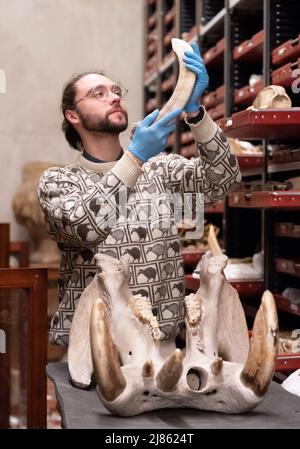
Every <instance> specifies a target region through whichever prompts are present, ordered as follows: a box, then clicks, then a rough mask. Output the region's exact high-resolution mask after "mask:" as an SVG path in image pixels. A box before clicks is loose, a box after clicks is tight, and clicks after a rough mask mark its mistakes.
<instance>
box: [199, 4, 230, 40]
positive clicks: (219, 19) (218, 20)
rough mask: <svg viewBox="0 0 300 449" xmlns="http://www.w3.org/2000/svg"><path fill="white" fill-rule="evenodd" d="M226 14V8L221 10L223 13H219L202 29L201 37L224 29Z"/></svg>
mask: <svg viewBox="0 0 300 449" xmlns="http://www.w3.org/2000/svg"><path fill="white" fill-rule="evenodd" d="M225 12H226V9H225V8H223V9H221V11H219V12H218V14H216V15H215V17H214V18H213V19H212V20H210V21H209V22H208V23H207V24H206V25H204V26H203V27H202V28H200V36H204V35H205V34H206V33H208V32H209V31H212V30H214V31H216V29H220V28H221V27H223V26H224V18H225Z"/></svg>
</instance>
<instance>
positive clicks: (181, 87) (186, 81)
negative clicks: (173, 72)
mask: <svg viewBox="0 0 300 449" xmlns="http://www.w3.org/2000/svg"><path fill="white" fill-rule="evenodd" d="M172 49H173V51H174V53H175V54H176V56H177V60H178V64H179V75H178V80H177V84H176V87H175V89H174V91H173V94H172V96H171V98H170V99H169V100H168V101H167V103H166V104H165V105H164V107H163V108H162V109H161V111H160V113H159V114H158V116H157V118H156V120H155V121H158V120H160V119H161V118H162V117H164V116H165V115H167V114H168V113H169V112H172V111H174V109H177V108H183V107H184V106H185V105H186V103H187V102H188V99H189V97H190V95H191V93H192V90H193V88H194V84H195V81H196V75H195V73H193V72H191V71H190V70H189V69H187V68H186V67H185V63H184V62H183V58H184V52H185V51H193V49H192V47H191V46H190V44H188V43H187V42H185V41H183V40H182V39H176V38H174V39H172Z"/></svg>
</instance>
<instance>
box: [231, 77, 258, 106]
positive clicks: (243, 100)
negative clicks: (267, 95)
mask: <svg viewBox="0 0 300 449" xmlns="http://www.w3.org/2000/svg"><path fill="white" fill-rule="evenodd" d="M263 88H264V83H263V82H262V81H259V82H257V83H255V84H254V86H252V87H250V86H244V87H242V88H241V89H237V90H236V91H235V92H234V103H235V104H244V105H247V106H248V105H250V104H251V103H252V102H253V101H254V99H255V98H256V95H257V94H258V93H259V92H260V91H261V90H262V89H263Z"/></svg>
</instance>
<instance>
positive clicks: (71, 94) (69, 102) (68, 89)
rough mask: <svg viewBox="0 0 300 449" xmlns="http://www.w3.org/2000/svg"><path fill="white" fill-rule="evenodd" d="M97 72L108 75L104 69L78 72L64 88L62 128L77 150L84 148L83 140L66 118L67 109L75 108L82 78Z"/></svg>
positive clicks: (71, 145) (70, 143) (71, 144)
mask: <svg viewBox="0 0 300 449" xmlns="http://www.w3.org/2000/svg"><path fill="white" fill-rule="evenodd" d="M92 73H95V74H97V75H103V76H106V75H105V73H104V72H103V71H102V70H90V71H88V72H83V73H78V74H77V75H75V76H73V78H72V79H70V81H68V82H67V83H66V84H65V86H64V89H63V93H62V99H61V110H62V113H63V116H64V119H63V122H62V125H61V128H62V130H63V133H64V135H65V138H66V139H67V141H68V142H69V145H70V147H72V148H75V150H79V151H80V150H82V140H81V137H80V135H79V134H78V132H77V131H76V129H75V128H74V126H73V125H72V123H70V122H69V121H68V120H67V118H66V114H65V113H66V110H67V109H70V110H72V109H74V108H75V97H76V83H77V81H79V80H80V79H81V78H83V77H84V76H86V75H90V74H92Z"/></svg>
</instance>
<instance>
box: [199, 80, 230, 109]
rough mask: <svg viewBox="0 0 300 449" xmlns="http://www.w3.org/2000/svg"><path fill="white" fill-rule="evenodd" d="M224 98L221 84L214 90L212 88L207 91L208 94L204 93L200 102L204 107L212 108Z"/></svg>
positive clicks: (223, 89) (223, 88)
mask: <svg viewBox="0 0 300 449" xmlns="http://www.w3.org/2000/svg"><path fill="white" fill-rule="evenodd" d="M224 98H225V86H224V85H222V86H220V87H218V88H217V89H216V90H214V91H213V92H209V94H207V95H204V97H203V98H202V100H201V102H202V104H203V106H204V107H205V108H206V109H208V108H213V107H215V106H217V105H218V104H220V103H223V102H224Z"/></svg>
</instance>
